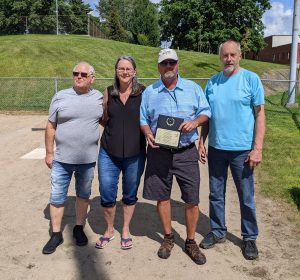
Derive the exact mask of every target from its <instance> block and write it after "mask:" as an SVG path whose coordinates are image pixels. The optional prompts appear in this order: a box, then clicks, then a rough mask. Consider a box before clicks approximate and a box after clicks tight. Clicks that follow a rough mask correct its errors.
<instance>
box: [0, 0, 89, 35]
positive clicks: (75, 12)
mask: <svg viewBox="0 0 300 280" xmlns="http://www.w3.org/2000/svg"><path fill="white" fill-rule="evenodd" d="M58 5H59V9H58V11H59V31H60V32H61V33H76V34H84V33H85V34H86V33H87V13H88V12H90V11H91V10H92V9H91V8H90V5H88V4H84V3H83V1H82V0H58ZM55 10H56V1H55V0H15V1H10V0H0V34H23V33H25V32H26V31H27V30H26V29H28V30H29V32H30V33H56V13H55ZM26 27H27V28H26Z"/></svg>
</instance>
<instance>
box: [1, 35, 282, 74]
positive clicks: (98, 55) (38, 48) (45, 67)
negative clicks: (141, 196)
mask: <svg viewBox="0 0 300 280" xmlns="http://www.w3.org/2000/svg"><path fill="white" fill-rule="evenodd" d="M158 52H159V48H152V47H146V46H137V45H132V44H127V43H122V42H116V41H112V40H106V39H100V38H93V37H88V36H73V35H72V36H62V35H59V36H57V35H17V36H1V43H0V77H70V75H71V72H72V68H73V66H74V65H75V64H76V63H78V62H79V61H87V62H89V63H91V64H92V65H93V66H94V67H95V69H96V73H97V77H99V78H111V77H113V74H114V63H115V61H116V59H117V58H118V57H119V56H120V55H122V54H129V55H132V56H133V57H134V58H135V59H136V62H137V66H138V74H139V77H147V78H157V77H158V76H159V75H158V72H157V55H158ZM179 57H180V73H181V75H182V76H183V77H189V78H194V77H202V78H205V77H210V76H212V75H213V74H215V73H216V72H218V71H220V70H221V67H220V64H219V60H218V57H217V56H216V55H209V54H205V53H197V52H189V51H181V50H180V51H179ZM242 66H243V67H245V68H247V69H249V70H252V71H254V72H256V73H258V74H262V73H263V72H265V71H268V70H270V69H276V68H277V69H279V68H284V67H285V66H282V65H277V64H271V63H264V62H257V61H252V60H242Z"/></svg>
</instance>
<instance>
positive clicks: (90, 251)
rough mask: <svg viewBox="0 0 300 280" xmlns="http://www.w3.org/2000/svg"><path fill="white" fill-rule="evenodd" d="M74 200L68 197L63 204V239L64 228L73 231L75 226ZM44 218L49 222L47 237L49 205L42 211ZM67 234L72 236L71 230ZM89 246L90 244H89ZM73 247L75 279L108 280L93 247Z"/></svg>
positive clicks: (74, 198)
mask: <svg viewBox="0 0 300 280" xmlns="http://www.w3.org/2000/svg"><path fill="white" fill-rule="evenodd" d="M75 200H76V197H74V196H69V197H68V199H67V202H66V203H65V213H64V217H63V220H62V232H63V235H64V237H66V234H67V233H66V231H64V229H65V227H66V226H69V228H70V229H73V227H74V225H75V222H76V220H75ZM44 216H45V218H46V219H48V220H49V236H50V234H51V227H50V211H49V204H48V205H47V207H46V208H45V209H44ZM69 234H72V230H71V231H70V233H69ZM69 239H70V240H72V239H73V236H69ZM89 245H90V244H89ZM89 245H87V246H82V247H79V246H76V245H75V243H74V246H73V247H72V250H73V257H74V260H75V261H76V263H77V264H76V267H77V270H78V277H77V276H76V279H89V280H90V279H101V280H109V279H110V278H109V276H108V275H107V273H106V272H104V271H103V269H102V267H101V265H99V258H100V256H99V254H97V250H95V248H94V246H89ZM54 254H55V253H54Z"/></svg>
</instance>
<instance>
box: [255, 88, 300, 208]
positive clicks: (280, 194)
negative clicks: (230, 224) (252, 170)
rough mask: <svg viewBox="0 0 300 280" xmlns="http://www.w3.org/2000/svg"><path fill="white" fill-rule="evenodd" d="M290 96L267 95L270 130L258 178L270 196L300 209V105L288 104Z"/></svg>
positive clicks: (262, 188)
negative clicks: (293, 106) (288, 106)
mask: <svg viewBox="0 0 300 280" xmlns="http://www.w3.org/2000/svg"><path fill="white" fill-rule="evenodd" d="M297 99H298V100H297V102H298V104H299V101H300V98H299V97H298V98H297ZM286 100H287V94H286V93H281V94H277V95H272V96H268V97H266V106H265V110H266V118H267V132H266V137H265V145H264V157H263V163H262V165H261V167H260V168H258V169H257V170H258V179H259V183H260V185H261V190H262V192H263V193H264V194H265V195H266V196H270V197H273V198H277V199H278V198H279V199H284V200H285V201H287V202H289V203H291V204H293V205H295V206H296V207H297V208H298V210H300V108H299V107H298V108H286V107H285V106H283V104H284V103H285V101H286Z"/></svg>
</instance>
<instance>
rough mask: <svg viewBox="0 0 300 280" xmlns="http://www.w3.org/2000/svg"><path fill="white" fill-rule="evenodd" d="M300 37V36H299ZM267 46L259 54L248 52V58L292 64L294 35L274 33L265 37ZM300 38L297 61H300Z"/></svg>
mask: <svg viewBox="0 0 300 280" xmlns="http://www.w3.org/2000/svg"><path fill="white" fill-rule="evenodd" d="M299 39H300V38H299ZM264 40H265V42H266V43H267V46H266V47H265V48H264V49H263V50H261V51H260V52H259V53H258V54H255V53H252V52H250V53H247V54H246V58H248V59H255V60H260V61H267V62H274V63H280V64H290V57H291V49H292V36H290V35H272V36H268V37H265V38H264ZM299 45H300V40H298V51H297V63H298V64H299V63H300V46H299Z"/></svg>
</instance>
